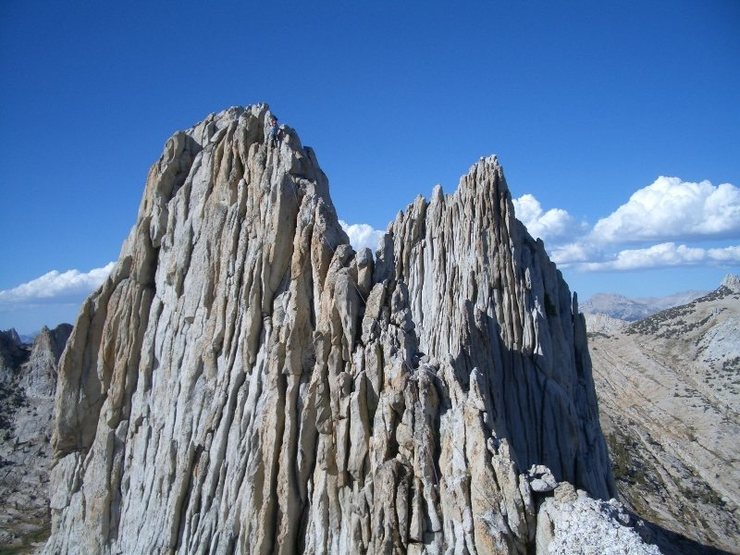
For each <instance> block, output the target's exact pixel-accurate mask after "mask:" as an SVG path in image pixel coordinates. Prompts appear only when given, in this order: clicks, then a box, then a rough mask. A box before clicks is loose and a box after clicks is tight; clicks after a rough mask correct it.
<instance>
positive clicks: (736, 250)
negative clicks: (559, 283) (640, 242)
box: [577, 243, 740, 271]
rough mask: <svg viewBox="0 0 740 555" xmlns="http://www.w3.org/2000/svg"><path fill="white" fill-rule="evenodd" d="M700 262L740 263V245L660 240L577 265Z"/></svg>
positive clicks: (592, 268) (625, 266)
mask: <svg viewBox="0 0 740 555" xmlns="http://www.w3.org/2000/svg"><path fill="white" fill-rule="evenodd" d="M697 264H702V265H716V264H740V245H736V246H730V247H723V248H708V249H705V248H699V247H689V246H687V245H676V244H675V243H659V244H657V245H652V246H650V247H647V248H644V249H626V250H622V251H619V252H618V253H617V254H616V256H615V257H614V258H613V259H611V260H605V261H602V262H585V263H582V264H579V265H577V267H578V268H579V269H583V270H587V271H608V270H617V271H627V270H643V269H650V268H668V267H672V266H695V265H697Z"/></svg>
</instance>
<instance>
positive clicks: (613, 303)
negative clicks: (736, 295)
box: [580, 291, 707, 322]
mask: <svg viewBox="0 0 740 555" xmlns="http://www.w3.org/2000/svg"><path fill="white" fill-rule="evenodd" d="M706 294H707V291H682V292H680V293H674V294H673V295H667V296H665V297H645V298H638V299H630V298H627V297H625V296H623V295H618V294H616V293H597V294H596V295H594V296H593V297H591V298H590V299H589V300H587V301H586V302H585V303H583V304H581V306H580V308H581V312H583V313H584V314H603V315H605V316H609V317H611V318H616V319H618V320H624V321H627V322H635V321H637V320H642V319H643V318H647V317H648V316H652V315H653V314H656V313H657V312H660V311H661V310H666V309H667V308H673V307H674V306H680V305H684V304H687V303H690V302H691V301H693V300H696V299H698V298H699V297H702V296H704V295H706Z"/></svg>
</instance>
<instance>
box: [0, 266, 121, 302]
mask: <svg viewBox="0 0 740 555" xmlns="http://www.w3.org/2000/svg"><path fill="white" fill-rule="evenodd" d="M113 266H114V263H113V262H109V263H108V264H106V265H105V266H103V267H102V268H94V269H92V270H90V271H89V272H85V273H83V272H80V271H79V270H67V271H66V272H59V271H57V270H52V271H51V272H48V273H46V274H44V275H43V276H41V277H38V278H36V279H33V280H31V281H29V282H26V283H22V284H21V285H18V286H17V287H13V288H12V289H6V290H4V291H0V306H3V305H5V306H8V305H19V304H26V303H44V304H54V303H66V302H69V301H70V300H71V299H79V300H81V299H82V298H84V297H85V296H87V295H88V294H90V293H91V292H92V291H94V290H95V289H96V288H97V287H99V286H100V284H101V283H103V281H104V280H105V278H107V277H108V274H110V272H111V270H112V269H113Z"/></svg>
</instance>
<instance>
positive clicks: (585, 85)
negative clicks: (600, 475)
mask: <svg viewBox="0 0 740 555" xmlns="http://www.w3.org/2000/svg"><path fill="white" fill-rule="evenodd" d="M449 6H450V5H449V4H448V3H443V2H426V3H421V2H410V3H406V4H404V5H403V6H396V5H394V4H392V3H390V2H378V3H374V4H372V5H363V6H353V7H351V8H350V7H348V6H347V5H346V4H340V3H334V2H327V3H323V4H320V5H316V6H312V5H308V4H307V3H297V2H284V1H282V2H275V3H272V4H270V5H266V6H257V5H254V6H245V5H243V3H237V2H220V3H218V4H215V5H213V6H204V5H202V3H198V2H190V1H186V2H180V3H178V4H170V3H161V4H159V3H158V4H157V5H150V3H145V2H138V1H134V2H131V3H127V4H125V5H109V6H103V5H100V4H98V3H84V4H83V3H79V4H76V5H68V6H64V5H61V4H59V5H55V4H49V3H43V2H37V1H29V2H6V3H3V4H2V5H1V6H0V28H2V30H3V32H2V33H0V69H2V72H3V75H5V76H6V78H5V79H4V81H5V82H4V86H3V87H2V90H0V130H2V133H1V134H0V152H2V155H1V156H2V158H1V159H0V186H1V187H2V193H3V199H4V201H3V206H4V208H5V210H3V218H2V219H0V233H2V234H3V236H4V237H5V238H6V240H5V241H4V242H2V244H0V261H2V262H0V268H1V269H2V271H0V329H7V328H9V327H15V328H16V329H18V330H19V331H20V332H22V333H30V332H33V331H35V330H37V329H39V328H40V327H41V325H44V324H45V325H49V326H54V325H56V324H58V323H60V322H62V321H69V322H73V320H74V319H75V317H76V314H77V311H78V309H79V306H80V303H81V300H82V298H84V297H85V296H86V295H87V294H89V292H90V291H91V290H92V289H93V288H95V287H96V286H97V284H99V283H100V282H101V280H102V279H104V276H105V275H107V272H108V271H109V270H110V267H111V266H110V265H111V263H112V261H114V260H116V259H117V257H118V253H119V250H120V247H121V244H122V242H123V240H124V239H125V237H126V235H127V234H128V231H129V229H130V228H131V226H132V225H133V224H134V222H135V218H136V213H137V210H138V204H139V201H140V198H141V194H142V192H143V188H144V183H145V179H146V174H147V171H148V169H149V167H150V165H151V164H152V163H153V162H154V161H155V160H156V159H157V158H158V156H159V154H160V153H161V150H162V147H163V145H164V142H165V141H166V139H167V138H168V137H169V136H170V135H172V134H173V133H174V132H176V131H177V130H180V129H186V128H188V127H190V126H191V125H193V124H195V123H196V122H198V121H200V120H202V119H203V118H205V117H206V116H207V115H208V114H209V113H212V112H218V111H220V110H222V109H225V108H228V107H229V106H233V105H246V104H253V103H257V102H268V103H269V104H270V105H271V107H272V108H273V110H274V111H275V112H276V113H277V115H278V116H279V117H280V119H281V121H283V122H285V123H287V124H288V125H290V126H292V127H294V128H295V129H296V130H297V131H298V133H299V135H300V136H301V139H302V141H303V142H304V144H307V145H310V146H312V147H313V148H314V149H315V150H316V152H317V155H318V159H319V163H320V164H321V166H322V169H323V170H324V172H325V173H326V174H327V176H328V177H329V181H330V188H331V194H332V198H333V200H334V203H335V206H336V208H337V212H338V215H339V217H340V218H341V219H342V220H343V221H344V222H346V224H347V226H348V227H347V229H348V231H349V233H350V236H351V237H352V238H353V241H354V242H355V243H357V244H360V243H363V242H364V243H367V242H368V241H369V242H372V241H373V240H375V239H376V238H377V234H378V230H382V229H385V227H386V225H387V223H388V222H389V221H390V220H392V219H393V218H394V217H395V214H396V213H397V212H398V211H399V210H401V209H403V208H404V207H405V206H406V205H408V204H409V203H410V202H412V201H413V199H414V197H416V196H417V195H418V194H421V195H423V196H425V197H427V198H428V197H429V195H430V193H431V191H432V188H433V187H434V186H435V185H436V184H438V183H440V184H442V186H443V189H444V191H445V193H452V192H453V191H454V190H455V188H456V187H457V182H458V179H459V178H460V176H462V175H463V174H464V173H466V171H467V169H468V168H469V167H470V165H472V164H473V163H474V162H475V161H476V160H477V159H478V158H479V157H480V156H487V155H490V154H494V153H495V154H497V155H498V156H499V158H500V159H501V161H502V163H503V166H504V170H505V173H506V176H507V181H508V183H509V187H510V190H511V193H512V197H513V199H514V204H515V208H516V212H517V217H518V218H519V219H520V220H522V221H523V222H524V223H525V224H526V225H527V227H528V229H529V231H530V233H531V234H532V235H533V236H539V237H541V238H542V239H543V240H544V241H545V245H546V247H547V248H548V252H549V253H550V255H551V257H552V258H553V259H554V260H555V261H556V262H557V264H558V267H559V268H560V269H561V270H562V271H563V273H564V275H565V278H566V281H567V282H568V283H569V285H570V288H571V290H572V291H576V292H578V294H579V298H580V299H581V300H585V299H587V298H588V297H590V296H591V295H593V294H595V293H597V292H615V293H619V294H624V295H626V296H629V297H649V296H660V295H667V294H671V293H675V292H678V291H684V290H689V289H696V290H711V289H714V288H716V287H717V286H718V285H719V283H720V281H721V279H722V277H723V276H724V275H725V274H728V273H739V272H740V189H739V188H738V185H739V184H740V156H738V153H740V136H739V135H740V134H739V133H738V129H740V109H739V108H738V102H737V100H738V90H740V87H739V85H740V76H739V75H740V72H738V71H737V68H738V67H740V37H739V36H738V35H740V34H738V33H737V32H736V29H737V28H738V27H739V25H740V3H738V2H734V1H731V0H728V1H718V0H717V1H709V2H704V3H696V2H690V1H682V0H679V1H671V2H668V1H652V2H631V1H628V2H614V3H599V4H598V5H596V4H595V3H590V2H582V1H575V2H569V3H567V4H563V5H553V4H552V3H547V2H532V3H527V4H526V5H525V4H524V3H520V4H517V5H512V4H511V3H506V2H497V1H486V2H470V3H463V4H462V5H457V6H455V9H454V10H453V9H450V7H449Z"/></svg>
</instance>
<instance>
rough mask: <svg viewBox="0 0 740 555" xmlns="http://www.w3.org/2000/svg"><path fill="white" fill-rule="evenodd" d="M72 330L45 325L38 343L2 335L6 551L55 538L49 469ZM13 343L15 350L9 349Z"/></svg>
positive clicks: (1, 531)
mask: <svg viewBox="0 0 740 555" xmlns="http://www.w3.org/2000/svg"><path fill="white" fill-rule="evenodd" d="M71 331H72V326H70V325H69V324H61V325H59V326H57V327H56V328H54V329H53V330H50V329H48V328H46V327H44V328H43V329H42V330H41V332H40V333H39V334H38V335H37V336H36V339H35V340H34V343H33V345H32V346H31V345H26V344H24V343H21V340H20V338H19V337H18V335H17V334H12V333H7V332H0V336H1V335H2V334H5V335H4V337H1V338H0V342H2V341H3V340H7V341H5V344H4V346H2V347H0V358H2V359H3V360H4V361H6V363H7V365H4V368H5V370H4V380H3V381H2V383H1V384H0V552H5V551H4V550H22V549H24V548H27V547H29V546H32V545H34V544H38V543H39V542H43V540H45V539H46V537H47V536H48V535H49V529H50V527H51V516H50V512H49V496H48V494H47V489H48V485H49V465H50V463H51V444H50V439H51V431H52V412H53V408H54V392H55V389H56V381H57V371H56V369H57V363H58V361H59V357H60V355H61V353H62V350H63V349H64V345H65V342H66V341H67V338H68V337H69V334H70V333H71ZM11 344H12V345H13V347H12V348H11V349H8V348H7V347H8V346H9V345H11Z"/></svg>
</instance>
